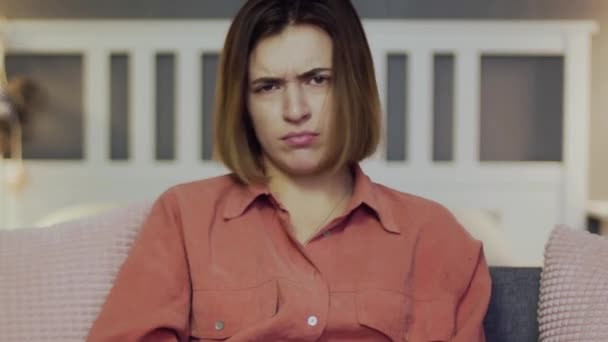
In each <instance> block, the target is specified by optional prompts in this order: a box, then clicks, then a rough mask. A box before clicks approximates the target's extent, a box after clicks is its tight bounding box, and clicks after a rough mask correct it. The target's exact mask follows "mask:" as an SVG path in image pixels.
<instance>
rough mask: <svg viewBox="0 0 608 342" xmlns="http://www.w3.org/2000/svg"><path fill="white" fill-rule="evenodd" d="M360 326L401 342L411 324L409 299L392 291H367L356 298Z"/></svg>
mask: <svg viewBox="0 0 608 342" xmlns="http://www.w3.org/2000/svg"><path fill="white" fill-rule="evenodd" d="M355 301H356V307H357V320H358V321H359V324H361V325H364V326H366V327H369V328H372V329H374V330H377V331H379V332H381V333H382V334H384V335H386V336H387V337H388V338H390V339H391V340H393V341H401V340H402V338H401V337H402V336H403V335H404V333H405V331H406V328H407V326H408V324H409V317H410V315H409V308H410V299H409V297H407V296H405V295H403V294H400V293H397V292H391V291H384V290H365V291H361V292H358V293H357V294H356V297H355Z"/></svg>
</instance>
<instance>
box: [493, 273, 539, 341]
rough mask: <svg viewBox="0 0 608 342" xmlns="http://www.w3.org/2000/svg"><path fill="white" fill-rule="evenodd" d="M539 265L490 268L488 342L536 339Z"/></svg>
mask: <svg viewBox="0 0 608 342" xmlns="http://www.w3.org/2000/svg"><path fill="white" fill-rule="evenodd" d="M540 272H541V268H540V267H538V268H526V267H491V268H490V274H491V276H492V297H491V300H490V306H489V308H488V313H487V314H486V318H485V321H484V328H485V332H486V340H487V341H488V342H528V341H529V342H532V341H534V342H536V341H538V320H537V308H538V292H539V285H540Z"/></svg>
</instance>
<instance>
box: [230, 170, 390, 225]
mask: <svg viewBox="0 0 608 342" xmlns="http://www.w3.org/2000/svg"><path fill="white" fill-rule="evenodd" d="M352 171H353V176H354V177H353V178H354V182H355V184H354V187H353V195H352V198H351V201H350V205H349V207H348V210H347V212H351V211H353V210H355V209H357V208H359V207H360V206H361V205H363V204H364V205H366V206H367V207H369V208H370V209H372V210H373V211H374V212H375V213H376V215H377V216H378V219H379V220H380V223H381V225H382V227H383V228H384V229H385V230H387V231H389V232H392V233H397V234H399V233H401V230H400V229H399V226H398V225H397V224H396V222H395V219H394V216H393V213H392V210H391V207H390V202H389V201H388V198H386V195H385V194H383V193H382V192H381V190H382V189H381V188H380V187H381V186H380V185H377V184H374V183H373V182H372V181H371V179H370V178H369V177H368V176H367V175H366V174H365V173H364V172H363V170H362V169H361V167H360V166H359V165H358V164H354V165H353V167H352ZM268 195H270V190H269V189H268V187H267V186H266V185H261V184H243V183H235V184H234V185H233V187H232V189H230V190H229V192H228V196H227V198H226V205H225V206H224V211H223V214H224V218H225V219H227V220H230V219H233V218H236V217H239V216H241V215H243V214H244V213H245V211H247V209H248V208H249V206H250V205H251V204H252V203H253V202H254V201H255V200H256V199H257V198H258V197H260V196H268Z"/></svg>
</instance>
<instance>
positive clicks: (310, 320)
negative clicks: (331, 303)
mask: <svg viewBox="0 0 608 342" xmlns="http://www.w3.org/2000/svg"><path fill="white" fill-rule="evenodd" d="M317 323H319V320H318V319H317V316H314V315H313V316H310V317H308V325H310V326H311V327H314V326H315V325H317Z"/></svg>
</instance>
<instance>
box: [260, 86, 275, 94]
mask: <svg viewBox="0 0 608 342" xmlns="http://www.w3.org/2000/svg"><path fill="white" fill-rule="evenodd" d="M275 86H276V85H275V84H266V85H263V86H261V87H259V88H257V89H256V90H255V92H256V93H267V92H269V91H272V90H273V89H274V87H275Z"/></svg>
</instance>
